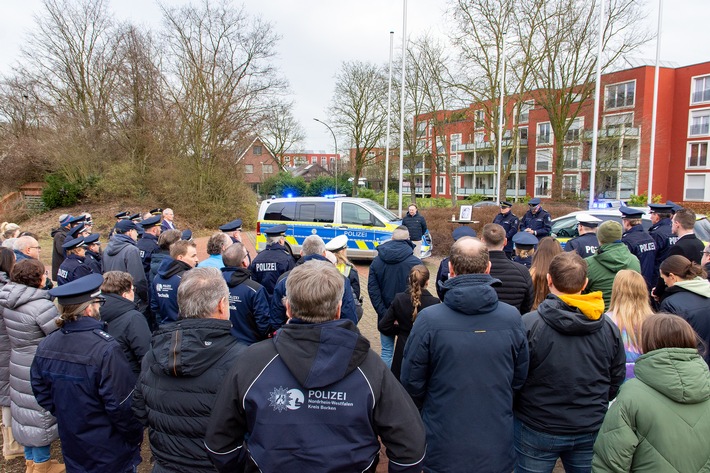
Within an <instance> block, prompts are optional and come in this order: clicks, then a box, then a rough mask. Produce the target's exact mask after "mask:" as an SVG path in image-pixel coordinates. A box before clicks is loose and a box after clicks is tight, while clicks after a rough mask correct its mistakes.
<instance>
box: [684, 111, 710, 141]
mask: <svg viewBox="0 0 710 473" xmlns="http://www.w3.org/2000/svg"><path fill="white" fill-rule="evenodd" d="M688 134H689V135H690V136H698V135H710V110H693V111H691V112H690V133H688Z"/></svg>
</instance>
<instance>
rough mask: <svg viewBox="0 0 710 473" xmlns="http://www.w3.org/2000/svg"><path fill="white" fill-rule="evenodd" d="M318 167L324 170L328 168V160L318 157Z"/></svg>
mask: <svg viewBox="0 0 710 473" xmlns="http://www.w3.org/2000/svg"><path fill="white" fill-rule="evenodd" d="M320 165H321V166H323V167H324V168H327V167H328V158H326V157H325V156H321V157H320Z"/></svg>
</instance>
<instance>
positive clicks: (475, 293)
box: [400, 274, 528, 473]
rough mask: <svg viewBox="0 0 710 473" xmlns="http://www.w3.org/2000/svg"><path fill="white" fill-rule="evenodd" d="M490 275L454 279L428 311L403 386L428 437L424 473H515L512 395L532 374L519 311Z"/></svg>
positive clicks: (408, 349)
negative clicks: (500, 293)
mask: <svg viewBox="0 0 710 473" xmlns="http://www.w3.org/2000/svg"><path fill="white" fill-rule="evenodd" d="M496 281H497V279H494V278H492V277H490V276H489V275H487V274H465V275H460V276H456V277H454V278H452V279H449V280H448V281H447V282H446V283H445V284H444V287H445V288H446V297H445V298H444V302H443V303H442V304H437V305H433V306H431V307H427V308H426V309H424V310H422V311H421V312H420V313H419V315H418V316H417V320H416V322H415V323H414V326H413V328H412V332H411V334H410V335H409V340H407V345H406V346H405V348H404V361H403V363H402V374H401V375H400V381H402V385H403V386H404V388H405V389H406V390H407V392H409V394H410V396H412V399H413V400H414V403H415V404H416V405H417V406H418V407H420V409H421V413H422V419H423V421H424V426H425V427H426V431H427V452H426V457H425V458H424V471H436V472H456V473H458V472H463V471H481V472H483V471H485V472H487V473H504V472H505V473H510V472H511V471H512V470H513V467H514V466H515V448H514V443H513V396H514V394H515V392H516V391H517V390H518V389H520V388H521V387H522V386H523V383H524V382H525V378H526V376H527V372H528V343H527V339H526V337H525V330H524V329H523V324H522V322H521V320H520V313H519V312H518V309H516V308H515V307H513V306H510V305H508V304H506V303H504V302H499V301H498V295H497V294H496V291H495V290H494V289H493V287H492V286H491V284H494V283H495V282H496Z"/></svg>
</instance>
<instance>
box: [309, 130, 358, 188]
mask: <svg viewBox="0 0 710 473" xmlns="http://www.w3.org/2000/svg"><path fill="white" fill-rule="evenodd" d="M314 120H315V121H317V122H318V123H322V124H323V125H325V127H326V128H328V130H330V134H331V135H333V142H334V143H335V193H336V194H337V193H338V158H339V157H340V156H338V140H337V139H336V138H335V133H334V132H333V129H332V128H331V127H330V126H329V125H328V124H327V123H326V122H323V121H320V120H318V119H317V118H314ZM354 185H358V183H357V182H356V183H355V184H354Z"/></svg>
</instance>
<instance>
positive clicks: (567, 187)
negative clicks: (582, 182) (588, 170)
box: [562, 175, 577, 194]
mask: <svg viewBox="0 0 710 473" xmlns="http://www.w3.org/2000/svg"><path fill="white" fill-rule="evenodd" d="M562 190H563V191H564V192H571V193H573V194H576V193H577V176H576V175H572V176H562Z"/></svg>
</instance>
